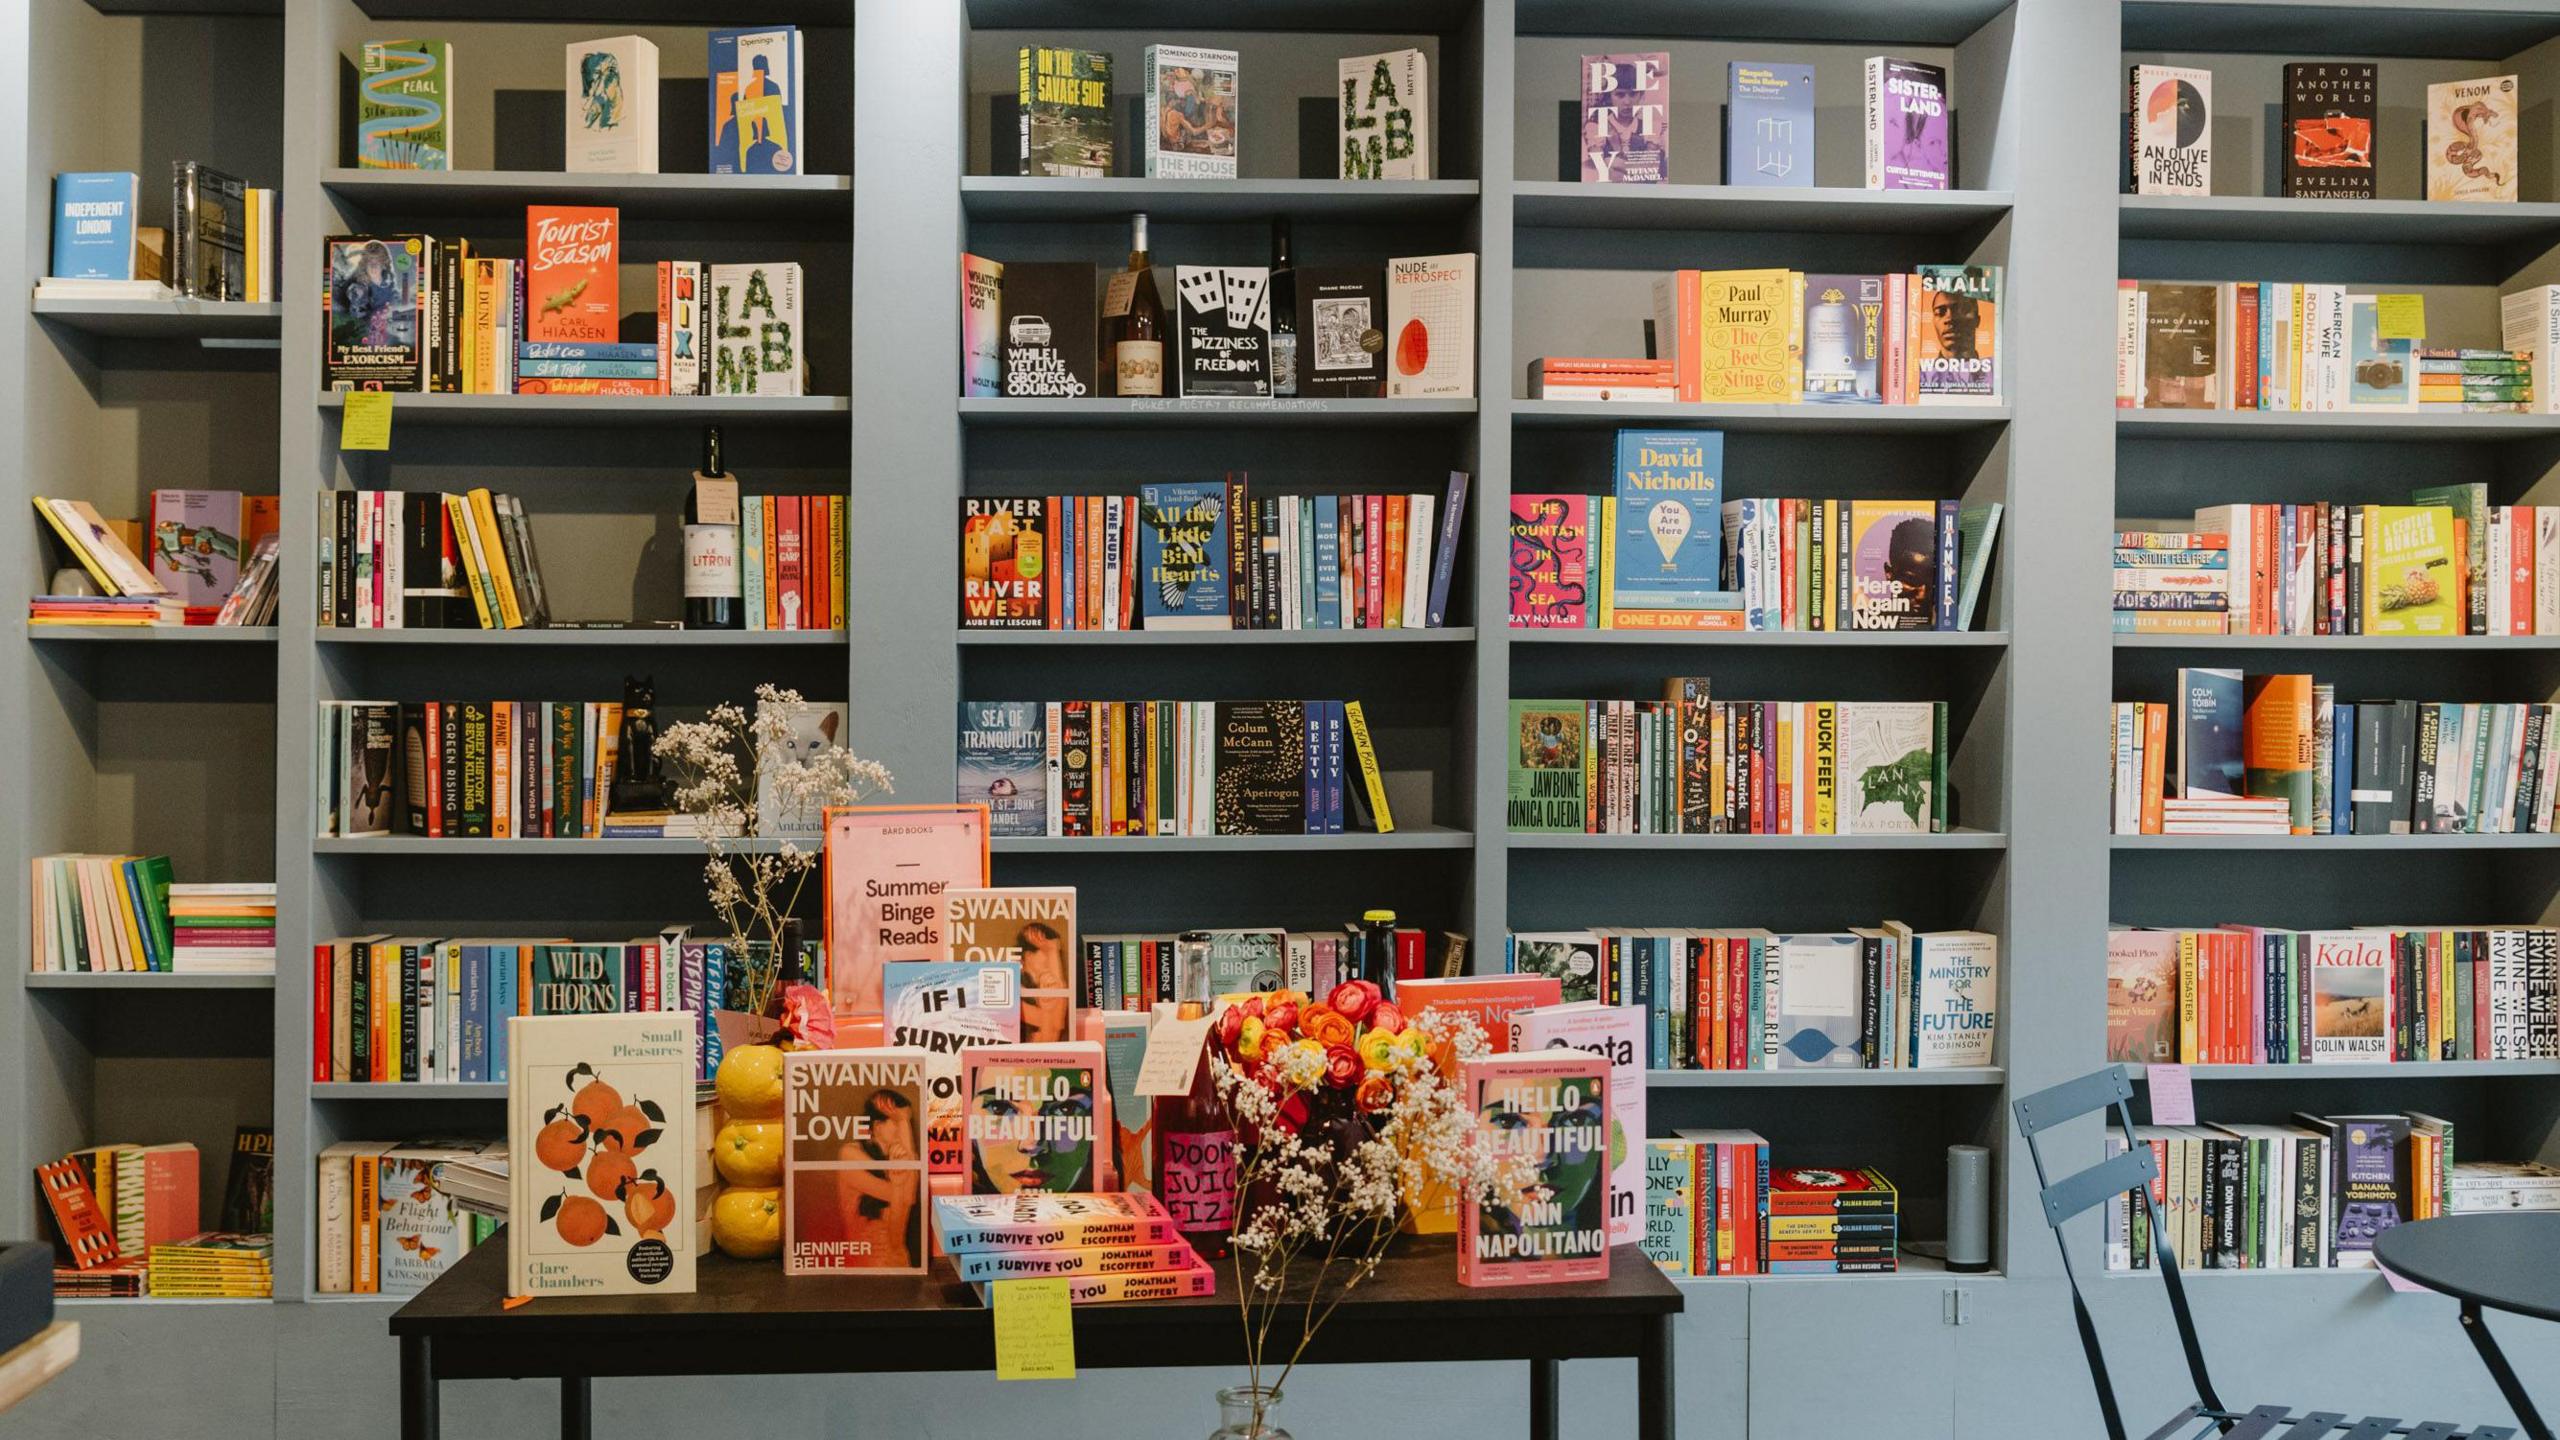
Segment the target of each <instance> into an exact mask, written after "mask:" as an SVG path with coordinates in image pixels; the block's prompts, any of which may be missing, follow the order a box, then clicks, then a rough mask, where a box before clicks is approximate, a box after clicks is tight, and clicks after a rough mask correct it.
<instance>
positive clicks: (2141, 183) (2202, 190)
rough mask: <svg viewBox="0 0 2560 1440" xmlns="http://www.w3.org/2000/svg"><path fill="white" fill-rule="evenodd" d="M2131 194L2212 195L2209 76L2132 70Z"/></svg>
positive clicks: (2172, 69)
mask: <svg viewBox="0 0 2560 1440" xmlns="http://www.w3.org/2000/svg"><path fill="white" fill-rule="evenodd" d="M2133 193H2134V194H2136V195H2210V194H2212V193H2213V72H2212V71H2210V70H2188V69H2182V68H2180V67H2178V66H2174V65H2136V66H2134V67H2133Z"/></svg>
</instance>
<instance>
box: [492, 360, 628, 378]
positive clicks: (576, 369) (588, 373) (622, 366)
mask: <svg viewBox="0 0 2560 1440" xmlns="http://www.w3.org/2000/svg"><path fill="white" fill-rule="evenodd" d="M516 374H517V375H518V376H520V377H522V378H524V379H527V380H655V379H656V378H658V362H657V361H656V360H655V359H649V360H518V361H516Z"/></svg>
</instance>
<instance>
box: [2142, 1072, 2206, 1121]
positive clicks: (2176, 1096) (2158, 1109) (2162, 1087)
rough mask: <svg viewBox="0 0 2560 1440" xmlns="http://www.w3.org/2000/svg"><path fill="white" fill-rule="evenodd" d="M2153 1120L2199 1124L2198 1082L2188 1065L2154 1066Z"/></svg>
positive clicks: (2152, 1086) (2152, 1077)
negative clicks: (2197, 1112) (2197, 1114)
mask: <svg viewBox="0 0 2560 1440" xmlns="http://www.w3.org/2000/svg"><path fill="white" fill-rule="evenodd" d="M2151 1123H2152V1124H2154V1125H2193V1124H2194V1123H2196V1081H2195V1076H2194V1075H2193V1074H2192V1073H2190V1072H2189V1071H2188V1069H2187V1067H2186V1066H2184V1065H2154V1066H2152V1067H2151Z"/></svg>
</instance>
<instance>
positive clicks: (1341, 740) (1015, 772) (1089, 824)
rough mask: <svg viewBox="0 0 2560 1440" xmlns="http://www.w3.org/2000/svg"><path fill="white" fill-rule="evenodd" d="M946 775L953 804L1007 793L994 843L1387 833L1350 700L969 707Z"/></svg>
mask: <svg viewBox="0 0 2560 1440" xmlns="http://www.w3.org/2000/svg"><path fill="white" fill-rule="evenodd" d="M990 707H995V708H990ZM1035 717H1036V724H1037V729H1034V723H1035ZM990 722H993V723H990ZM1015 722H1019V723H1015ZM1035 753H1036V754H1037V755H1038V756H1039V759H1040V763H1039V766H1038V768H1037V769H1034V767H1033V766H1032V764H1031V758H1032V756H1033V755H1034V754H1035ZM959 774H960V786H961V788H962V790H964V791H973V790H988V791H992V790H993V788H994V786H995V785H996V784H997V783H998V782H999V780H1001V781H1002V782H1004V783H1005V784H1007V785H1008V786H1009V787H1010V793H1009V794H1008V796H1007V800H1008V804H1007V806H1006V807H1005V808H1003V809H1001V810H999V811H998V812H997V813H996V814H995V815H994V816H993V817H992V821H993V823H994V825H995V827H996V828H995V830H994V832H993V833H995V834H998V835H1029V836H1041V835H1045V836H1050V837H1053V838H1055V837H1068V838H1074V837H1091V836H1146V835H1158V836H1205V835H1328V834H1330V835H1339V834H1343V833H1345V832H1346V831H1353V830H1359V831H1375V832H1377V833H1381V834H1383V833H1385V832H1387V831H1390V830H1393V829H1394V828H1395V820H1394V817H1393V814H1392V812H1391V811H1390V810H1389V808H1388V802H1387V796H1386V790H1385V786H1384V783H1383V780H1382V777H1381V775H1380V773H1379V770H1378V768H1377V760H1376V755H1375V752H1374V751H1373V750H1372V749H1371V747H1370V741H1369V736H1368V726H1367V721H1366V718H1365V716H1364V715H1363V714H1362V712H1361V708H1360V702H1359V701H1357V700H1352V701H1340V700H1215V701H1212V700H1152V701H1148V700H1142V701H1119V700H1052V701H1046V702H1030V701H1021V702H1013V701H969V702H964V703H963V705H962V706H961V714H960V752H959Z"/></svg>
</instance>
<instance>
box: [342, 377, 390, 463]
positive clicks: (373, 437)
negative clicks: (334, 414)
mask: <svg viewBox="0 0 2560 1440" xmlns="http://www.w3.org/2000/svg"><path fill="white" fill-rule="evenodd" d="M338 448H339V449H341V450H388V449H390V448H391V392H390V391H388V390H350V391H348V392H347V400H346V409H345V411H344V413H342V414H341V415H340V416H339V417H338Z"/></svg>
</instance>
